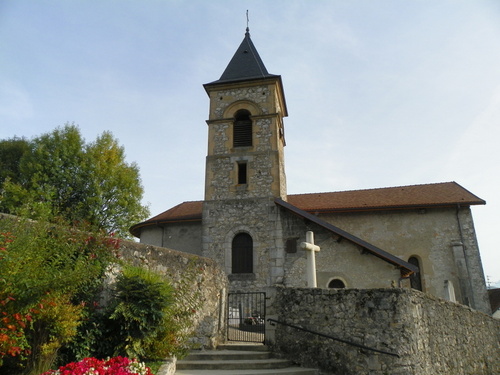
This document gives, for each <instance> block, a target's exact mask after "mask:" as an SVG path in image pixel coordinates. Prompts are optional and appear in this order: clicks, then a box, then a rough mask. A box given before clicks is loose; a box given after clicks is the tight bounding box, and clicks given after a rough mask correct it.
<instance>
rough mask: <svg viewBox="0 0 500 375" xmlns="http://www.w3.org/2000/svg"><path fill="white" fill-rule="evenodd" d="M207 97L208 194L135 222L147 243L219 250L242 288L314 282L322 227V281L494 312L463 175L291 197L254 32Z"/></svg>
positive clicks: (274, 87)
mask: <svg viewBox="0 0 500 375" xmlns="http://www.w3.org/2000/svg"><path fill="white" fill-rule="evenodd" d="M204 88H205V90H206V92H207V94H208V96H209V100H210V110H209V117H208V120H207V125H208V152H207V157H206V172H205V198H204V200H203V201H193V202H183V203H180V204H179V205H177V206H175V207H173V208H171V209H168V210H167V211H165V212H163V213H161V214H159V215H157V216H155V217H152V218H150V219H148V220H146V221H144V222H142V223H138V224H136V225H134V226H133V227H132V228H131V233H132V234H133V235H134V236H136V237H138V238H140V241H141V242H142V243H146V244H151V245H155V246H160V247H167V248H171V249H175V250H179V251H183V252H188V253H192V254H197V255H201V256H205V257H209V258H212V259H215V260H216V261H217V262H218V263H219V265H220V266H221V267H222V268H223V269H225V271H226V274H227V275H228V279H229V281H230V288H231V290H232V291H260V290H263V289H265V288H266V287H269V286H275V285H284V286H289V287H306V286H307V282H306V252H305V251H304V250H302V248H301V246H300V245H301V243H302V242H304V241H305V240H306V232H307V231H312V232H313V233H314V236H315V244H316V245H318V246H319V247H320V251H319V252H317V253H315V256H316V278H317V284H318V287H320V288H359V289H371V288H390V287H404V288H415V289H419V290H421V291H423V292H426V293H430V294H432V295H435V296H437V297H440V298H445V299H448V300H452V301H456V302H459V303H462V304H466V305H469V306H471V307H472V308H474V309H477V310H480V311H483V312H485V313H490V307H489V302H488V295H487V291H486V285H485V280H484V274H483V270H482V264H481V259H480V255H479V249H478V244H477V240H476V234H475V231H474V223H473V219H472V214H471V209H470V208H471V206H473V205H482V204H485V201H484V200H482V199H480V198H478V197H477V196H475V195H474V194H472V193H471V192H469V191H468V190H466V189H465V188H463V187H462V186H460V185H459V184H457V183H455V182H445V183H436V184H426V185H412V186H402V187H391V188H381V189H369V190H357V191H344V192H332V193H313V194H296V195H289V194H288V193H287V188H286V174H285V163H284V148H285V137H284V121H283V119H284V117H286V116H287V107H286V101H285V95H284V89H283V85H282V81H281V77H280V76H279V75H274V74H270V73H268V71H267V69H266V68H265V66H264V64H263V62H262V60H261V58H260V56H259V54H258V52H257V50H256V49H255V46H254V44H253V42H252V40H251V38H250V34H249V32H248V29H247V32H246V34H245V37H244V39H243V41H242V43H241V45H240V46H239V47H238V49H237V51H236V53H235V55H234V56H233V58H232V59H231V61H230V62H229V64H228V66H227V68H226V69H225V71H224V72H223V74H222V76H221V77H220V79H219V80H217V81H214V82H211V83H208V84H205V85H204Z"/></svg>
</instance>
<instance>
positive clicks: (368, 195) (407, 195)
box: [130, 182, 486, 236]
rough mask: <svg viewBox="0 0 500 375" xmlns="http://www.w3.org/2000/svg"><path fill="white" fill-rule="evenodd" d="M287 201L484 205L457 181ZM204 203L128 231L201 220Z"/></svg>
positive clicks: (339, 205)
mask: <svg viewBox="0 0 500 375" xmlns="http://www.w3.org/2000/svg"><path fill="white" fill-rule="evenodd" d="M287 202H288V203H290V204H292V205H294V206H296V207H297V208H299V209H301V210H303V211H307V212H313V213H321V212H325V213H326V212H347V211H375V210H388V209H401V208H418V207H422V208H424V207H443V206H456V205H457V204H460V205H463V206H469V205H477V204H485V203H486V202H485V201H484V200H482V199H481V198H478V197H477V196H475V195H474V194H472V193H471V192H469V191H468V190H466V189H464V188H463V187H462V186H460V185H459V184H457V183H456V182H443V183H437V184H425V185H411V186H399V187H389V188H380V189H367V190H351V191H339V192H333V193H312V194H295V195H288V199H287ZM202 207H203V201H193V202H184V203H181V204H179V205H177V206H175V207H172V208H171V209H169V210H167V211H165V212H162V213H161V214H159V215H157V216H154V217H152V218H151V219H148V220H146V221H144V222H142V223H139V224H136V225H134V226H133V227H132V228H131V229H130V232H131V233H132V234H133V235H134V236H139V229H140V228H142V227H145V226H151V225H158V224H161V223H173V222H181V221H182V222H185V221H201V213H202Z"/></svg>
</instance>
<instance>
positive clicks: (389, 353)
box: [267, 318, 400, 358]
mask: <svg viewBox="0 0 500 375" xmlns="http://www.w3.org/2000/svg"><path fill="white" fill-rule="evenodd" d="M267 321H268V322H269V323H270V324H271V325H272V326H274V325H276V323H277V324H281V325H284V326H287V327H291V328H294V329H298V330H300V331H304V332H308V333H311V334H313V335H316V336H321V337H324V338H327V339H330V340H334V341H338V342H341V343H344V344H347V345H351V346H355V347H357V348H360V349H365V350H370V351H372V352H376V353H380V354H386V355H391V356H393V357H397V358H400V356H399V354H397V353H391V352H386V351H384V350H379V349H375V348H370V347H368V346H365V345H361V344H357V343H355V342H352V341H348V340H344V339H339V338H338V337H333V336H330V335H325V334H324V333H320V332H315V331H311V330H309V329H306V328H302V327H299V326H296V325H293V324H288V323H285V322H281V321H279V320H276V319H271V318H269V319H267Z"/></svg>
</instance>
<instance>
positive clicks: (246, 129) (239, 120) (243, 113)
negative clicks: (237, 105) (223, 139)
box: [233, 109, 252, 147]
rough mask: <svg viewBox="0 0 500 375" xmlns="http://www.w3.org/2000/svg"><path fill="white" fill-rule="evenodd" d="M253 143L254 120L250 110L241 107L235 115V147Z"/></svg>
mask: <svg viewBox="0 0 500 375" xmlns="http://www.w3.org/2000/svg"><path fill="white" fill-rule="evenodd" d="M251 145H252V120H251V119H250V112H248V111H247V110H246V109H240V110H239V111H238V112H236V114H235V115H234V125H233V147H248V146H251Z"/></svg>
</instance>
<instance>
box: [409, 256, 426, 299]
mask: <svg viewBox="0 0 500 375" xmlns="http://www.w3.org/2000/svg"><path fill="white" fill-rule="evenodd" d="M408 263H410V264H413V265H414V266H417V267H418V272H414V273H412V274H411V275H410V286H411V287H412V288H413V289H416V290H420V291H421V292H422V291H423V289H422V267H421V266H420V262H419V261H418V258H417V257H410V259H408Z"/></svg>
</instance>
